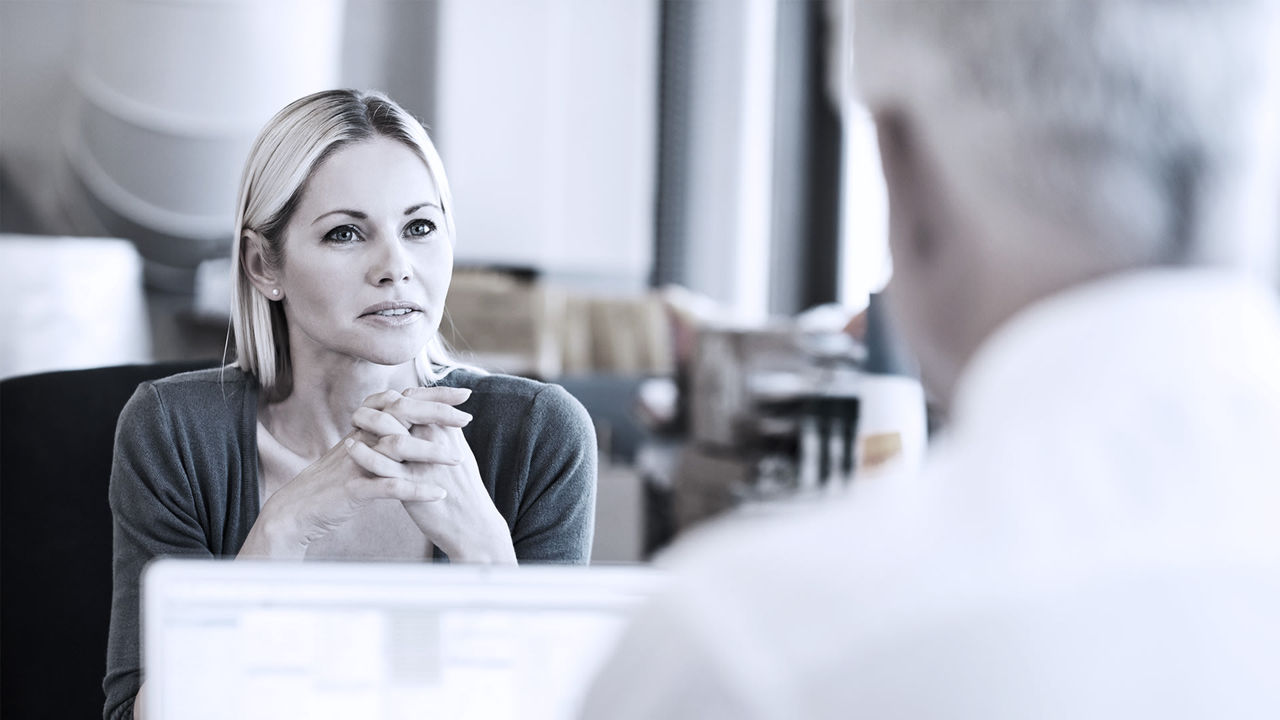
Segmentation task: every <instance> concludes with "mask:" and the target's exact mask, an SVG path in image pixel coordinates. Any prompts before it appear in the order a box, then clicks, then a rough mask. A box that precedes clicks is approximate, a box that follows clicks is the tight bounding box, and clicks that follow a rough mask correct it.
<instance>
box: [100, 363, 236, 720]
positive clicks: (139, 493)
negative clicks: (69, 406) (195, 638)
mask: <svg viewBox="0 0 1280 720" xmlns="http://www.w3.org/2000/svg"><path fill="white" fill-rule="evenodd" d="M174 422H175V419H174V418H173V417H172V416H171V415H170V414H169V413H168V412H167V411H166V410H165V407H164V403H163V401H162V399H161V397H160V395H159V393H158V391H157V390H156V388H155V387H154V386H153V385H151V384H150V383H144V384H143V385H140V386H139V387H138V389H137V390H136V391H135V392H134V394H133V397H132V398H130V400H129V402H128V404H126V405H125V407H124V410H123V411H121V413H120V419H119V421H118V422H117V424H116V439H115V453H114V456H113V459H112V464H111V483H110V487H109V490H108V497H109V500H110V505H111V515H112V524H113V548H112V555H113V559H112V575H113V585H114V586H113V588H112V595H111V625H110V629H109V631H108V636H107V672H106V677H105V678H104V679H103V683H102V687H103V690H104V691H105V693H106V705H105V706H104V708H103V717H104V718H107V719H108V720H115V719H117V718H129V717H132V712H133V704H134V699H135V696H136V695H137V693H138V688H139V687H140V686H141V684H142V671H141V663H140V651H139V645H140V642H141V625H140V622H139V619H140V618H139V613H140V608H139V604H140V599H141V587H140V585H139V583H140V580H141V575H142V571H143V569H144V567H145V566H146V564H147V562H148V561H149V560H151V559H152V558H155V557H159V556H162V555H183V556H188V557H212V553H211V552H210V551H209V544H208V541H207V539H206V537H205V531H204V529H203V527H202V526H201V524H200V522H199V517H198V513H197V511H196V499H195V493H194V492H193V489H192V482H193V481H194V478H192V477H190V474H189V473H188V472H187V467H188V466H189V465H188V464H187V463H185V462H184V453H183V450H182V449H181V448H179V447H178V445H177V440H176V434H175V432H174Z"/></svg>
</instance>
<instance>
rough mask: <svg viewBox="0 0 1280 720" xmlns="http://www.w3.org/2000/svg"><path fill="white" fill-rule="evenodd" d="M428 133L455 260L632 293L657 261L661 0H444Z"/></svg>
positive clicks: (440, 14) (441, 9)
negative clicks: (451, 218)
mask: <svg viewBox="0 0 1280 720" xmlns="http://www.w3.org/2000/svg"><path fill="white" fill-rule="evenodd" d="M437 62H438V63H439V68H438V76H437V83H438V84H437V92H436V98H435V106H436V107H435V118H436V119H435V127H434V128H433V135H434V136H435V139H436V141H437V144H438V145H439V147H440V153H441V155H442V156H443V158H444V162H445V166H446V167H447V168H448V171H449V179H450V182H451V183H452V185H453V192H454V198H455V204H456V205H457V222H458V251H457V256H458V260H459V261H460V262H480V263H488V262H492V263H502V264H515V265H526V266H531V267H534V268H537V269H540V270H543V271H546V272H547V273H548V274H550V275H551V276H553V277H554V276H559V277H561V278H566V279H570V280H574V281H576V282H578V283H579V284H587V285H598V286H611V287H615V288H628V287H630V288H640V287H643V286H644V285H645V283H646V281H647V279H648V275H649V271H650V265H651V264H652V252H653V251H652V247H653V223H654V205H653V203H654V196H655V188H654V177H655V167H654V166H655V159H656V155H657V129H656V128H657V74H658V3H657V0H614V1H612V2H599V1H598V0H527V1H525V2H519V3H512V2H506V1H502V0H446V1H445V2H443V3H442V4H441V6H440V13H439V45H438V46H437Z"/></svg>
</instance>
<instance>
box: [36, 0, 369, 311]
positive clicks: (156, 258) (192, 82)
mask: <svg viewBox="0 0 1280 720" xmlns="http://www.w3.org/2000/svg"><path fill="white" fill-rule="evenodd" d="M344 1H345V0H273V1H272V2H256V1H253V0H95V1H94V2H89V3H84V12H85V16H84V20H83V23H82V26H81V35H80V38H81V40H80V47H79V55H78V62H77V64H76V67H75V69H74V72H73V76H74V86H75V102H74V105H75V108H76V111H75V112H74V113H73V115H71V116H69V118H68V123H67V125H66V127H65V128H64V130H63V133H64V137H63V144H64V153H65V156H66V161H67V167H68V168H69V169H70V173H67V174H65V175H64V177H63V178H62V187H61V188H60V192H61V193H62V195H63V204H64V206H65V208H66V210H67V211H68V212H69V213H74V214H75V216H77V217H78V218H79V219H80V225H81V226H82V227H83V226H88V227H94V228H101V229H102V232H104V233H106V234H110V235H116V236H120V237H128V238H130V239H132V240H133V241H134V242H135V243H136V244H137V246H138V249H139V250H140V251H141V253H142V256H143V258H144V260H145V263H144V267H145V271H146V277H147V280H148V283H149V284H152V285H154V286H157V287H164V288H169V289H173V290H178V291H183V292H190V291H191V286H192V282H193V280H194V273H195V268H196V266H197V265H198V264H199V263H200V262H201V261H203V260H207V259H210V258H214V257H218V256H220V255H225V254H226V252H227V249H228V248H229V247H230V240H231V232H232V230H231V226H232V224H233V217H234V213H235V202H236V197H235V194H236V186H237V184H238V183H239V180H240V172H241V166H242V164H243V162H244V157H245V155H246V154H247V153H248V150H249V146H250V144H251V143H252V142H253V138H254V137H255V136H256V135H257V133H258V130H259V129H260V128H261V127H262V125H263V123H265V122H266V121H267V119H269V118H270V117H271V115H272V114H274V113H275V112H276V111H277V110H279V109H280V108H281V107H283V106H284V105H285V104H286V103H288V102H289V101H291V100H293V99H295V98H298V97H301V96H302V95H305V94H307V93H310V92H314V91H316V90H323V89H327V88H330V87H334V86H336V85H337V84H338V79H339V71H340V61H341V54H340V51H341V48H342V21H343V11H344V7H345V6H344Z"/></svg>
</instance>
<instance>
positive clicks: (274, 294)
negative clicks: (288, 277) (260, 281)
mask: <svg viewBox="0 0 1280 720" xmlns="http://www.w3.org/2000/svg"><path fill="white" fill-rule="evenodd" d="M279 295H280V288H271V296H272V297H279Z"/></svg>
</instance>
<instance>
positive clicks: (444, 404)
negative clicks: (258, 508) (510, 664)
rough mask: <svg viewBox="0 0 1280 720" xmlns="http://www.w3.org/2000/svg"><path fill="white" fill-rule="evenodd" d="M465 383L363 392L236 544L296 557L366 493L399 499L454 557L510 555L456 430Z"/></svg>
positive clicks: (363, 501)
mask: <svg viewBox="0 0 1280 720" xmlns="http://www.w3.org/2000/svg"><path fill="white" fill-rule="evenodd" d="M470 396H471V391H470V390H467V389H465V388H449V387H419V388H410V389H408V390H405V391H404V392H399V391H395V390H388V391H385V392H380V393H376V394H374V395H370V396H369V397H368V398H366V399H365V401H364V403H363V404H362V405H361V406H360V407H359V408H357V409H356V411H355V412H354V413H352V416H351V424H352V428H353V429H352V430H351V432H349V433H348V434H347V435H346V436H345V437H344V438H343V440H342V441H341V442H339V443H337V444H336V445H334V446H333V447H332V448H330V449H329V450H328V451H327V452H326V453H325V454H324V455H322V456H321V457H320V459H319V460H316V461H315V462H314V463H312V464H311V465H309V466H307V467H306V468H305V469H303V470H302V471H301V472H299V473H298V474H297V475H296V476H295V477H294V478H293V479H292V480H291V481H289V482H288V483H286V484H285V485H284V486H283V487H281V488H280V489H279V490H277V491H276V492H275V493H273V494H272V495H271V496H270V498H269V500H268V501H267V503H266V504H265V505H264V506H263V509H262V514H263V515H264V519H265V520H266V522H264V523H261V527H258V526H255V527H254V529H253V530H251V532H250V536H249V538H248V539H246V542H245V548H244V549H243V550H242V552H244V553H246V554H249V555H258V556H268V557H302V556H303V555H305V553H306V549H307V548H308V547H309V546H310V545H311V544H312V543H313V542H315V541H317V540H318V539H320V538H321V537H324V536H325V535H328V534H329V533H330V532H332V531H333V530H335V529H336V528H338V527H340V526H342V525H344V524H345V523H347V522H348V521H349V520H351V518H352V517H354V516H355V515H356V513H358V512H360V511H361V510H362V509H363V508H364V507H365V506H367V505H368V504H369V503H371V502H373V501H374V500H379V499H392V500H399V501H401V503H402V504H403V505H404V508H405V510H406V511H407V512H408V514H409V516H410V517H411V518H412V519H413V521H414V523H415V524H417V526H418V528H419V529H420V530H421V531H422V533H423V535H425V536H426V538H427V539H428V540H429V541H431V543H432V544H434V545H435V546H437V547H439V548H440V549H441V550H443V551H444V552H445V553H446V554H447V555H448V556H449V559H450V560H452V561H455V562H489V563H512V564H514V563H515V562H516V557H515V550H514V547H513V545H512V542H511V533H510V530H509V529H508V527H507V524H506V520H505V519H504V518H503V517H502V514H501V513H500V512H499V511H498V509H497V507H496V506H495V505H494V504H493V499H492V498H491V497H490V496H489V492H488V490H486V489H485V486H484V482H483V480H482V479H481V477H480V469H479V467H478V465H477V463H476V459H475V455H474V454H473V453H472V452H471V447H470V445H468V444H467V441H466V438H465V437H464V436H463V434H462V428H463V427H465V426H466V425H467V424H468V423H469V422H470V421H471V416H470V415H469V414H467V413H465V412H463V411H461V410H459V409H458V408H457V407H456V406H457V405H460V404H462V403H463V402H465V401H466V400H467V398H469V397H470Z"/></svg>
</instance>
